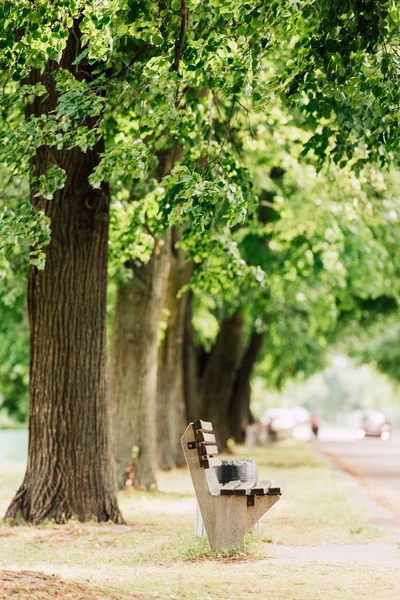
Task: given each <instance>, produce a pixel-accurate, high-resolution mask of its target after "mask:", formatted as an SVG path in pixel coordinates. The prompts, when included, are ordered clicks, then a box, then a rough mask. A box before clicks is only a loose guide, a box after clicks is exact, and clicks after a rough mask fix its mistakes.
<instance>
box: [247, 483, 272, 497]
mask: <svg viewBox="0 0 400 600" xmlns="http://www.w3.org/2000/svg"><path fill="white" fill-rule="evenodd" d="M270 486H271V482H270V481H257V483H255V484H254V486H253V488H252V490H251V493H252V494H255V495H256V496H265V494H268V490H269V488H270Z"/></svg>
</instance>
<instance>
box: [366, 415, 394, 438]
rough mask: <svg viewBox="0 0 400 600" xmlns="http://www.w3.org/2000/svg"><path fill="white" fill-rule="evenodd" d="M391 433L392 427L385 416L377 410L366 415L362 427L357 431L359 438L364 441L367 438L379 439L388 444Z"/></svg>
mask: <svg viewBox="0 0 400 600" xmlns="http://www.w3.org/2000/svg"><path fill="white" fill-rule="evenodd" d="M391 433H392V426H391V424H390V423H389V421H387V419H386V416H385V414H384V413H382V412H380V411H377V410H371V411H369V412H368V413H366V414H365V415H364V417H363V419H362V422H361V427H360V428H359V429H358V431H357V438H358V439H359V440H362V439H363V438H365V437H379V438H381V440H383V441H384V442H387V440H389V439H390V436H391Z"/></svg>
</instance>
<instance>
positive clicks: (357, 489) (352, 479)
mask: <svg viewBox="0 0 400 600" xmlns="http://www.w3.org/2000/svg"><path fill="white" fill-rule="evenodd" d="M307 447H308V448H309V449H310V450H311V452H313V454H315V456H316V457H317V458H318V459H319V460H320V461H321V462H322V463H323V464H325V465H326V466H327V467H329V468H330V469H331V470H332V471H333V472H334V474H335V476H336V479H337V480H338V482H339V484H340V486H341V487H342V488H343V489H344V491H345V492H346V494H347V495H348V496H349V497H350V498H351V500H354V501H355V502H357V503H358V504H359V505H361V506H362V507H364V508H365V509H366V510H367V513H368V517H369V523H370V525H373V526H375V527H384V528H385V529H388V530H389V531H390V532H391V533H392V534H393V535H394V536H395V538H396V540H397V542H398V543H399V544H400V519H399V517H398V516H397V515H395V514H394V513H393V512H392V511H391V510H389V509H388V508H386V507H384V506H382V505H381V504H379V503H378V502H377V501H376V500H375V499H374V498H372V497H371V495H370V494H369V493H368V490H367V489H366V488H365V487H364V486H363V485H362V483H361V481H362V478H361V477H360V478H359V477H356V476H355V475H352V474H350V473H349V472H348V471H347V470H346V468H345V466H344V465H343V464H342V463H341V462H340V461H339V460H336V457H334V456H332V455H331V454H329V453H328V452H326V451H324V449H323V448H322V447H320V446H317V445H316V443H315V442H308V443H307Z"/></svg>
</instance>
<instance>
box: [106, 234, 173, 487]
mask: <svg viewBox="0 0 400 600" xmlns="http://www.w3.org/2000/svg"><path fill="white" fill-rule="evenodd" d="M168 246H169V238H168V239H167V240H163V239H158V240H156V247H155V250H154V252H153V254H152V256H151V259H150V261H149V262H148V263H147V264H145V265H142V266H141V267H138V268H137V269H135V270H134V275H133V279H132V281H130V282H129V283H127V284H126V285H123V286H121V287H120V288H119V290H118V292H117V300H116V305H115V312H114V326H113V336H112V350H111V378H110V379H111V384H110V392H111V398H112V403H113V419H112V420H113V439H114V456H115V461H116V475H117V484H118V486H119V487H123V486H124V485H125V482H126V480H127V478H128V477H130V476H131V474H130V471H131V472H133V484H134V486H135V487H141V488H151V487H154V486H155V484H156V478H155V464H156V454H155V451H156V448H155V442H156V439H155V436H156V432H155V429H156V427H155V417H156V393H157V355H158V333H159V329H160V319H161V311H162V308H163V303H164V295H165V285H166V281H167V277H168V271H169V247H168ZM132 459H133V460H132ZM129 465H130V467H129ZM128 467H129V468H128ZM127 468H128V471H127Z"/></svg>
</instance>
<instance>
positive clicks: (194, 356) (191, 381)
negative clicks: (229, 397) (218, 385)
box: [183, 291, 202, 423]
mask: <svg viewBox="0 0 400 600" xmlns="http://www.w3.org/2000/svg"><path fill="white" fill-rule="evenodd" d="M192 304H193V292H192V291H189V292H188V297H187V301H186V311H185V322H184V336H183V383H184V394H185V404H186V419H187V421H188V422H189V423H190V422H191V421H195V420H196V419H199V418H201V415H202V407H201V403H200V400H201V396H200V393H199V376H200V374H199V364H198V363H199V349H198V348H197V347H196V341H195V335H194V331H193V324H192V318H193V311H192Z"/></svg>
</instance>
